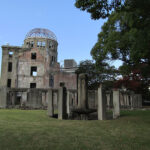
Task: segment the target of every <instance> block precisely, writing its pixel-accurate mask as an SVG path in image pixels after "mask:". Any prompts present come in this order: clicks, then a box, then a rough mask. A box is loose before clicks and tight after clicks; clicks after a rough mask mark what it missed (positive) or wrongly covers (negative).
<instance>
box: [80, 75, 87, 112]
mask: <svg viewBox="0 0 150 150" xmlns="http://www.w3.org/2000/svg"><path fill="white" fill-rule="evenodd" d="M78 108H81V109H88V78H87V75H85V74H80V75H79V78H78Z"/></svg>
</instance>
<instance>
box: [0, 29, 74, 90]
mask: <svg viewBox="0 0 150 150" xmlns="http://www.w3.org/2000/svg"><path fill="white" fill-rule="evenodd" d="M57 49H58V42H57V39H56V36H55V34H54V33H53V32H51V31H50V30H48V29H41V28H35V29H32V30H31V31H30V32H29V33H28V34H27V35H26V37H25V40H24V44H23V46H22V47H18V46H9V45H4V46H2V70H1V86H2V87H8V88H44V89H45V88H58V87H59V83H60V82H65V83H66V86H67V88H69V89H76V88H77V84H76V74H75V70H74V68H75V67H76V65H75V62H74V60H65V63H64V64H65V66H67V67H66V68H67V69H61V68H60V64H59V63H58V61H57V57H58V50H57ZM67 61H69V65H68V63H66V62H67ZM68 66H69V68H68ZM68 70H69V71H68Z"/></svg>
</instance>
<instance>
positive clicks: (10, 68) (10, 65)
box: [8, 62, 12, 72]
mask: <svg viewBox="0 0 150 150" xmlns="http://www.w3.org/2000/svg"><path fill="white" fill-rule="evenodd" d="M8 72H12V62H8Z"/></svg>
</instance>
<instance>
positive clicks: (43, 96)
mask: <svg viewBox="0 0 150 150" xmlns="http://www.w3.org/2000/svg"><path fill="white" fill-rule="evenodd" d="M42 105H43V106H47V103H46V93H45V92H42Z"/></svg>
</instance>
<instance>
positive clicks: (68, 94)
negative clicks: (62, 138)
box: [67, 91, 70, 116]
mask: <svg viewBox="0 0 150 150" xmlns="http://www.w3.org/2000/svg"><path fill="white" fill-rule="evenodd" d="M67 114H68V116H69V115H70V92H69V91H67Z"/></svg>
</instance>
